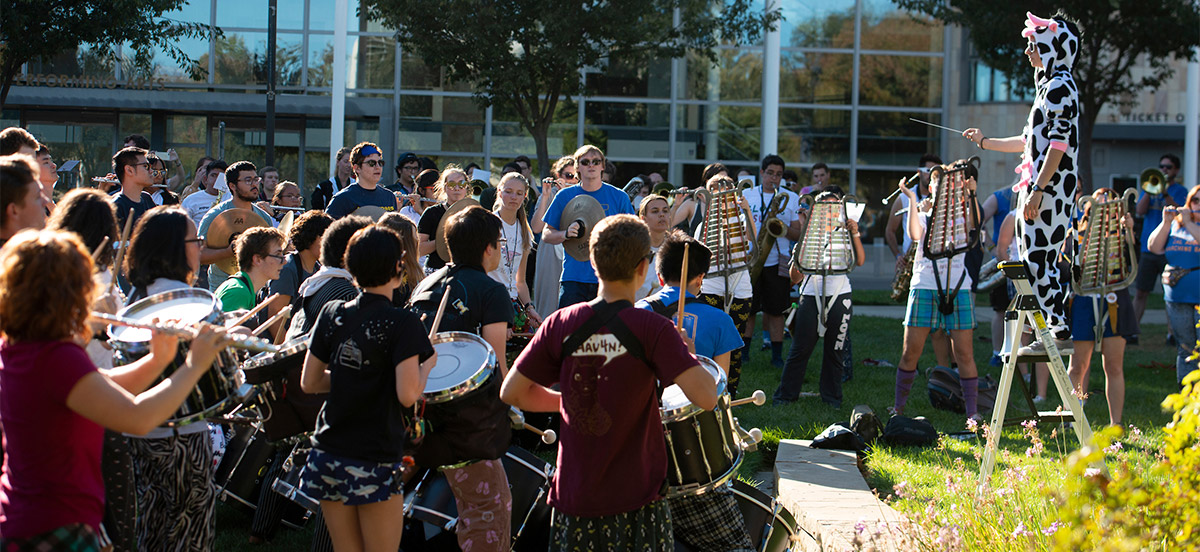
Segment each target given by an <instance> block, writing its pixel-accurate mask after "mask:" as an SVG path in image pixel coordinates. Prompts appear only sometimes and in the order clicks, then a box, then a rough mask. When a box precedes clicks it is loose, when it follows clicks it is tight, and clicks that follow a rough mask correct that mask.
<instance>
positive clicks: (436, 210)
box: [417, 203, 447, 270]
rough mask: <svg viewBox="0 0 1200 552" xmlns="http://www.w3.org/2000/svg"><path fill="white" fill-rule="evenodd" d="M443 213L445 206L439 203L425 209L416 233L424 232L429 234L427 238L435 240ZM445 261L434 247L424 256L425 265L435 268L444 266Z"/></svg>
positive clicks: (444, 213) (444, 212)
mask: <svg viewBox="0 0 1200 552" xmlns="http://www.w3.org/2000/svg"><path fill="white" fill-rule="evenodd" d="M445 215H446V206H445V205H443V204H441V203H439V204H437V205H434V206H433V207H429V208H428V209H425V212H424V213H422V214H421V222H419V223H417V233H418V234H425V235H426V236H429V239H431V240H436V239H437V227H438V223H440V222H442V217H443V216H445ZM446 262H447V259H443V258H442V256H441V255H438V252H437V249H434V250H433V253H430V254H429V257H426V259H425V266H426V267H428V268H431V269H434V270H437V269H439V268H442V267H443V266H446Z"/></svg>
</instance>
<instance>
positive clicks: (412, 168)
mask: <svg viewBox="0 0 1200 552" xmlns="http://www.w3.org/2000/svg"><path fill="white" fill-rule="evenodd" d="M400 170H402V171H419V170H421V166H420V165H405V166H403V167H400Z"/></svg>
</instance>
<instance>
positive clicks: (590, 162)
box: [579, 159, 604, 167]
mask: <svg viewBox="0 0 1200 552" xmlns="http://www.w3.org/2000/svg"><path fill="white" fill-rule="evenodd" d="M579 166H581V167H603V166H604V160H603V159H580V160H579Z"/></svg>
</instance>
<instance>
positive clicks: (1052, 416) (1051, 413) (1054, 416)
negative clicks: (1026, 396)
mask: <svg viewBox="0 0 1200 552" xmlns="http://www.w3.org/2000/svg"><path fill="white" fill-rule="evenodd" d="M1037 415H1038V418H1041V419H1043V420H1051V421H1053V420H1058V421H1060V422H1063V421H1067V422H1069V421H1074V420H1075V416H1074V415H1073V414H1071V413H1070V412H1068V411H1065V410H1064V411H1062V412H1058V411H1056V410H1039V411H1038V413H1037Z"/></svg>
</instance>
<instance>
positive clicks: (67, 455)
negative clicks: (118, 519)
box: [0, 231, 224, 550]
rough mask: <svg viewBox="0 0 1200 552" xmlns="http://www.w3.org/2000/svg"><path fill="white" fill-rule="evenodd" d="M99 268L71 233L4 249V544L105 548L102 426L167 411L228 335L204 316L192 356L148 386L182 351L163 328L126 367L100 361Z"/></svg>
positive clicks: (0, 526) (140, 424)
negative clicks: (88, 348)
mask: <svg viewBox="0 0 1200 552" xmlns="http://www.w3.org/2000/svg"><path fill="white" fill-rule="evenodd" d="M92 270H93V267H92V261H91V258H90V255H89V253H88V251H87V250H86V249H84V248H83V245H82V243H81V242H80V241H79V238H77V237H75V236H74V235H73V234H70V233H65V232H55V231H28V232H24V233H21V234H19V235H17V236H16V237H15V238H13V239H12V240H10V241H9V243H8V244H6V245H5V247H4V248H3V249H0V424H2V425H3V432H4V444H5V458H4V467H3V470H4V476H3V478H0V505H2V507H0V509H2V513H3V515H0V533H3V535H4V536H3V538H0V547H2V548H3V549H5V550H52V549H53V550H58V549H70V550H99V549H100V544H99V542H98V538H97V535H98V532H99V526H100V521H101V517H102V516H103V514H104V483H103V481H102V479H101V473H100V472H101V470H100V454H101V447H102V441H103V428H105V427H107V428H111V429H113V430H116V431H126V432H133V433H145V432H147V431H150V430H152V429H153V428H154V427H155V426H157V425H158V424H160V423H162V422H164V421H166V420H167V419H168V418H169V417H170V416H171V415H172V414H174V413H175V411H176V410H177V409H178V408H179V406H180V405H181V404H182V403H183V401H184V399H185V398H186V397H187V395H188V394H189V393H190V392H191V390H192V388H193V387H194V386H195V385H196V382H197V381H198V380H199V379H200V376H201V375H203V374H204V373H205V372H206V371H207V370H208V369H209V367H210V366H211V365H212V362H213V360H214V358H215V357H216V355H217V353H219V352H220V350H221V348H222V345H223V344H222V337H223V336H224V331H223V330H221V329H219V328H213V327H211V326H208V325H203V326H202V329H201V331H200V334H199V335H198V336H197V337H196V338H195V339H194V340H192V342H191V349H190V352H189V353H188V357H187V361H186V363H185V364H184V365H183V366H181V367H180V368H179V369H177V370H175V372H174V373H173V375H172V377H170V378H168V379H166V380H165V381H163V382H161V383H159V384H158V385H155V386H154V387H152V388H151V387H150V386H151V384H152V383H153V382H154V379H155V378H157V377H158V376H159V374H161V373H162V371H163V370H164V369H165V368H166V367H167V366H168V364H169V363H170V362H171V361H173V360H175V353H176V350H177V342H178V340H177V339H176V338H174V337H169V336H165V335H161V334H158V333H157V332H156V333H154V334H153V336H152V338H151V342H150V354H149V355H147V356H146V357H144V358H143V359H141V360H140V361H138V362H135V363H133V364H131V365H128V366H126V367H124V370H123V371H122V373H109V374H105V373H103V372H100V371H98V370H97V369H96V366H95V365H94V364H92V362H91V361H90V360H89V359H88V356H87V354H86V353H85V352H84V351H83V349H82V348H81V347H80V346H79V343H81V342H83V341H85V340H87V338H88V336H90V335H91V334H92V329H91V327H90V326H89V325H88V324H87V318H88V313H89V312H90V304H91V301H92V297H93V294H94V293H95V292H96V290H95V283H94V282H93V280H92ZM133 393H137V395H136V396H135V395H133ZM210 463H211V460H210ZM181 521H182V520H175V522H174V523H172V524H171V525H172V526H174V525H177V524H179V523H180V522H181ZM158 530H159V531H161V532H164V533H167V532H173V531H171V528H170V527H159V528H158ZM175 542H195V541H175ZM204 544H205V543H203V542H198V543H196V546H201V545H204ZM207 545H208V546H209V547H211V542H208V543H207Z"/></svg>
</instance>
